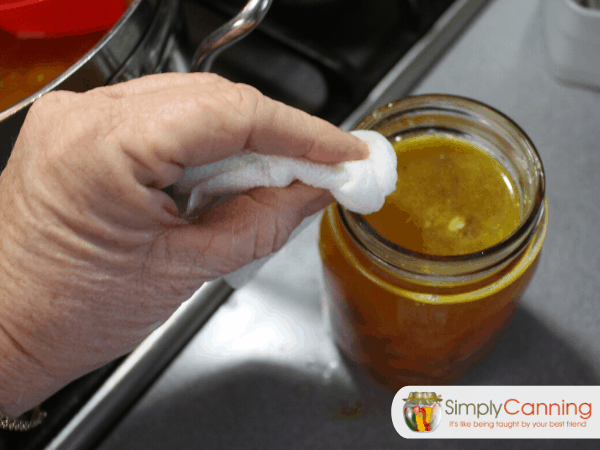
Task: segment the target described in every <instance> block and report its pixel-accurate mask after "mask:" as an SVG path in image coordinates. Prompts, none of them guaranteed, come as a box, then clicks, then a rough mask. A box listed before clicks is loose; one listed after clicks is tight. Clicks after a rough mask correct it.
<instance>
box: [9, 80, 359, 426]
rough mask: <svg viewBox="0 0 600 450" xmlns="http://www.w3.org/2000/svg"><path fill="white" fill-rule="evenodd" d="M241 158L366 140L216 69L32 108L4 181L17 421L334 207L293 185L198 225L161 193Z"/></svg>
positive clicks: (332, 157) (350, 151) (324, 149)
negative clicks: (190, 171) (202, 290)
mask: <svg viewBox="0 0 600 450" xmlns="http://www.w3.org/2000/svg"><path fill="white" fill-rule="evenodd" d="M242 149H251V150H253V151H256V152H260V153H263V154H278V155H287V156H297V157H305V158H308V159H311V160H313V161H318V162H323V163H336V162H341V161H345V160H356V159H363V158H364V157H366V155H367V152H368V150H367V148H366V145H365V144H364V143H362V141H360V140H358V139H357V138H355V137H353V136H351V135H350V134H347V133H344V132H342V131H340V130H339V129H337V128H335V127H333V126H332V125H330V124H328V123H326V122H324V121H322V120H320V119H316V118H314V117H311V116H309V115H307V114H305V113H302V112H300V111H298V110H295V109H292V108H290V107H287V106H285V105H283V104H281V103H278V102H275V101H273V100H270V99H268V98H266V97H264V96H262V95H261V94H260V93H259V92H258V91H256V90H255V89H253V88H250V87H248V86H244V85H237V84H233V83H231V82H228V81H226V80H224V79H222V78H220V77H218V76H215V75H208V74H188V75H180V74H165V75H155V76H148V77H145V78H142V79H139V80H134V81H131V82H127V83H123V84H120V85H115V86H110V87H104V88H99V89H94V90H92V91H89V92H87V93H84V94H75V93H69V92H55V93H50V94H47V95H45V96H43V97H42V98H41V99H40V100H38V101H36V102H35V103H34V105H33V106H32V108H31V110H30V112H29V114H28V116H27V119H26V120H25V123H24V125H23V128H22V130H21V134H20V135H19V138H18V139H17V142H16V144H15V147H14V150H13V153H12V155H11V158H10V160H9V163H8V166H7V168H6V169H5V171H4V172H3V173H2V175H1V177H0V202H1V203H0V372H2V373H4V374H5V375H4V376H3V375H1V374H0V405H3V407H2V408H3V410H4V411H5V413H6V414H10V415H18V414H20V413H22V412H24V411H26V410H27V409H29V408H31V407H33V406H34V405H35V404H37V403H39V402H40V401H41V400H43V399H44V398H46V397H48V396H49V395H51V394H52V393H53V392H55V391H56V390H58V389H59V388H61V387H62V386H64V385H65V384H67V383H68V382H70V381H71V380H73V379H75V378H77V377H79V376H81V375H83V374H84V373H86V372H89V371H90V370H92V369H94V368H96V367H98V366H100V365H102V364H104V363H106V362H108V361H109V360H111V359H113V358H115V357H117V356H119V355H122V354H124V353H126V352H127V351H128V350H130V349H132V348H133V347H135V346H136V345H137V344H138V343H140V342H141V341H142V340H143V339H144V338H145V337H146V336H147V335H148V334H149V333H150V331H151V330H152V329H153V327H154V326H155V324H156V323H160V322H162V321H164V320H165V319H166V318H168V316H169V315H170V314H172V313H173V312H174V311H175V309H177V307H178V306H179V305H180V304H181V302H183V301H185V300H186V299H188V298H189V297H190V296H191V295H192V294H193V293H194V291H195V290H197V289H198V287H199V286H200V285H201V284H202V282H204V281H207V280H211V279H214V278H217V277H219V276H221V275H223V274H226V273H229V272H231V271H233V270H235V269H238V268H239V267H241V266H243V265H245V264H247V263H249V262H251V261H252V260H254V259H256V258H260V257H263V256H266V255H268V254H269V253H271V252H273V251H276V250H277V249H279V248H280V247H281V246H282V245H283V244H284V243H285V241H286V240H287V238H288V236H289V234H290V232H291V231H292V229H293V228H294V227H296V226H297V225H298V224H299V223H300V221H301V220H302V219H303V218H304V217H306V216H308V215H311V214H313V213H315V212H316V211H318V210H319V209H321V208H323V207H324V206H325V205H327V204H328V203H330V202H331V201H332V197H331V195H330V194H329V193H327V192H326V191H323V190H321V189H316V188H313V187H310V186H306V185H304V184H302V183H299V182H296V183H293V184H292V185H290V186H288V187H286V188H258V189H254V190H252V191H250V192H248V193H246V194H241V195H238V196H236V197H235V198H234V199H233V200H230V201H228V202H227V203H224V204H223V205H220V206H219V207H216V208H215V209H214V210H212V211H210V212H209V213H207V214H205V215H204V216H202V217H200V218H199V219H198V220H196V221H194V222H193V223H190V222H188V221H186V220H184V219H182V218H180V217H179V215H178V213H177V211H178V210H177V206H176V205H175V202H174V201H173V200H172V199H171V198H170V197H169V196H168V195H167V194H166V193H165V192H163V191H161V189H162V188H164V187H166V186H169V185H171V184H173V183H174V182H175V181H176V180H177V179H178V178H179V177H180V176H181V175H182V173H183V167H184V166H198V165H202V164H207V163H210V162H214V161H217V160H220V159H223V158H226V157H228V156H231V155H233V154H235V153H237V152H240V151H241V150H242Z"/></svg>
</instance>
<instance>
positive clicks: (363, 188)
mask: <svg viewBox="0 0 600 450" xmlns="http://www.w3.org/2000/svg"><path fill="white" fill-rule="evenodd" d="M352 134H354V135H355V136H356V137H358V138H359V139H362V140H363V141H365V142H366V143H367V144H368V145H369V150H370V155H369V157H368V158H367V159H364V160H362V161H348V162H343V163H339V164H336V165H327V164H319V163H315V162H310V161H308V160H306V159H303V158H292V157H282V156H273V155H260V154H257V153H254V152H250V151H248V152H243V153H242V154H240V155H236V156H232V157H230V158H227V159H224V160H221V161H217V162H215V163H212V164H206V165H204V166H199V167H187V168H186V169H185V171H184V174H183V176H182V177H181V178H180V179H179V180H178V181H177V183H176V184H175V189H176V191H177V192H179V193H191V194H190V198H189V201H188V204H187V210H186V216H187V217H192V216H194V215H195V214H198V213H201V212H202V211H204V210H205V209H206V208H210V207H212V206H213V205H214V204H215V202H217V203H218V202H219V199H226V198H231V197H232V196H233V195H235V194H238V193H240V192H245V191H248V190H250V189H252V188H254V187H258V186H270V187H284V186H288V185H289V184H290V183H291V182H292V181H294V180H300V181H302V182H304V183H306V184H309V185H311V186H315V187H319V188H323V189H328V190H329V191H330V192H331V193H332V195H333V196H334V198H335V199H336V200H337V201H338V202H339V203H340V204H341V205H342V206H344V207H345V208H347V209H349V210H350V211H354V212H357V213H359V214H370V213H373V212H375V211H378V210H379V209H381V207H382V206H383V204H384V202H385V198H386V197H387V196H388V195H389V194H391V193H392V192H393V191H394V189H395V188H396V181H397V180H398V174H397V172H396V164H397V161H396V153H395V151H394V148H393V147H392V145H391V144H390V142H389V141H388V140H387V139H386V138H385V137H384V136H382V135H381V134H379V133H377V132H375V131H367V130H357V131H353V132H352ZM315 217H317V215H315V216H311V217H308V218H306V219H305V220H304V221H303V222H302V223H301V224H300V226H298V227H297V228H296V229H295V230H294V232H293V233H292V235H291V236H290V239H289V240H292V239H293V238H294V237H295V236H297V235H298V234H299V233H300V232H301V231H302V230H303V229H304V228H306V227H307V226H308V225H309V224H310V222H312V220H314V218H315ZM268 259H269V257H265V258H262V259H260V260H257V261H254V262H253V263H250V264H248V265H247V266H244V267H242V268H241V269H239V270H237V271H235V272H233V273H231V274H229V275H226V276H225V280H226V281H227V282H228V283H229V284H230V285H232V286H233V287H235V288H239V287H241V286H242V285H243V284H245V282H246V281H249V279H250V278H252V276H253V275H254V274H255V273H256V272H257V271H258V269H260V267H261V266H262V265H263V264H264V263H265V262H266V261H267V260H268Z"/></svg>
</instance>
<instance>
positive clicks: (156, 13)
mask: <svg viewBox="0 0 600 450" xmlns="http://www.w3.org/2000/svg"><path fill="white" fill-rule="evenodd" d="M177 8H178V0H133V1H132V3H131V5H130V6H129V8H128V9H127V10H126V11H125V13H124V14H123V16H122V17H121V19H119V21H118V22H117V23H116V24H115V25H114V26H113V27H112V28H111V29H110V30H109V31H108V33H107V34H106V35H105V36H104V37H103V38H102V40H101V41H100V42H99V43H98V44H97V45H96V46H95V47H94V48H92V49H91V50H90V51H89V52H87V53H86V54H85V55H84V56H83V57H82V58H80V59H79V60H78V61H77V62H76V63H75V64H74V65H73V66H71V67H70V68H69V69H68V70H67V71H65V72H64V73H62V74H61V75H60V76H59V77H58V78H56V79H55V80H53V81H52V82H50V83H49V84H47V85H46V86H44V87H43V88H42V89H40V90H38V91H37V92H35V93H34V94H32V95H30V96H29V97H27V98H26V99H24V100H22V101H21V102H19V103H17V104H16V105H14V106H12V107H10V108H9V109H7V110H5V111H2V112H0V169H4V167H5V165H6V161H7V160H8V157H9V155H10V152H11V149H12V146H13V145H14V141H15V139H16V138H17V135H18V134H19V131H20V129H21V125H22V124H23V121H24V120H25V115H26V114H27V111H28V110H29V107H30V106H31V104H32V103H33V102H34V101H35V100H36V99H38V98H39V97H41V96H42V95H44V94H45V93H47V92H50V91H52V90H56V89H65V90H69V91H75V92H83V91H86V90H89V89H93V88H95V87H98V86H103V85H106V84H109V83H111V82H113V81H122V80H125V79H129V78H135V77H136V76H140V75H143V74H145V73H152V72H155V71H156V69H157V68H158V67H160V65H161V64H162V63H163V60H164V54H165V49H166V47H167V44H168V43H169V37H170V36H172V35H173V34H174V33H173V32H174V27H175V22H176V21H175V19H176V16H177ZM150 42H152V45H147V44H149V43H150ZM145 44H146V45H145Z"/></svg>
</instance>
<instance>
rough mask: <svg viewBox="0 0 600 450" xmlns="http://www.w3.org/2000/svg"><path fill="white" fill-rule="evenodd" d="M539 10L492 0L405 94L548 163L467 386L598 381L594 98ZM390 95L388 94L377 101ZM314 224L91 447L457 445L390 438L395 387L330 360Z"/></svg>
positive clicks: (599, 117)
mask: <svg viewBox="0 0 600 450" xmlns="http://www.w3.org/2000/svg"><path fill="white" fill-rule="evenodd" d="M543 1H544V0H538V1H533V0H529V1H526V2H524V1H522V0H495V1H493V2H491V3H490V5H489V6H488V7H487V8H486V9H485V10H484V11H483V13H482V14H481V15H480V16H479V17H478V18H477V20H476V21H475V22H474V23H473V24H472V25H471V26H470V27H469V28H468V29H467V30H465V33H464V34H463V36H462V37H461V38H460V39H459V40H458V41H457V43H456V44H455V45H454V46H453V47H452V48H451V49H450V50H449V51H448V52H447V53H446V54H445V56H444V57H443V58H442V59H441V60H440V61H439V63H438V64H437V65H436V66H435V68H434V69H433V70H431V72H430V73H429V74H428V75H427V76H426V77H425V78H424V79H423V80H422V81H421V83H420V84H419V85H418V87H417V88H416V89H415V90H414V92H415V93H429V92H440V93H450V94H457V95H463V96H467V97H471V98H474V99H477V100H479V101H483V102H485V103H488V104H489V105H491V106H494V107H495V108H497V109H499V110H500V111H502V112H504V113H505V114H507V115H508V116H510V117H511V118H513V119H514V120H515V121H516V122H517V123H518V124H520V125H521V126H522V128H523V129H524V130H525V131H526V132H527V133H528V135H529V136H530V137H531V139H532V140H533V142H534V143H535V145H536V146H537V148H538V150H539V153H540V155H541V157H542V161H543V163H544V166H545V170H546V176H547V187H548V189H547V196H548V200H549V218H550V225H549V231H548V235H547V237H546V242H545V244H544V248H543V250H542V256H541V261H540V266H539V269H538V271H537V273H536V276H535V277H534V279H533V281H532V283H531V285H530V287H529V288H528V289H527V291H526V292H525V294H524V297H523V299H522V303H521V305H520V307H519V308H518V310H517V312H516V314H515V317H514V320H513V322H512V324H511V326H510V328H509V330H508V331H507V333H506V335H505V337H504V338H503V340H502V341H501V342H500V344H499V345H498V346H497V347H496V348H495V349H494V350H493V352H492V353H491V354H490V356H489V357H488V358H487V359H485V360H484V361H483V362H482V363H481V364H480V365H479V366H478V367H477V368H475V369H474V370H473V372H472V373H471V374H469V375H468V376H467V377H466V378H465V379H464V380H463V381H462V384H466V385H470V384H471V385H473V384H477V385H490V384H506V385H542V384H543V385H574V384H584V385H594V384H596V385H597V384H600V340H599V339H598V336H599V335H600V303H599V302H598V301H597V299H598V293H599V292H600V277H599V276H598V272H599V271H600V239H598V236H597V230H598V224H599V223H600V200H599V199H598V198H597V192H600V175H599V171H600V126H599V124H600V92H598V91H592V90H587V89H583V88H579V87H574V86H566V85H563V84H560V83H559V82H557V81H556V80H555V79H553V78H552V77H551V75H550V74H549V71H548V69H547V62H546V55H545V50H544V36H543V6H542V4H543ZM395 96H398V95H397V93H396V94H395V93H394V92H393V89H391V90H390V91H389V92H387V93H385V95H384V97H383V98H382V99H381V104H384V103H386V102H387V101H389V100H392V99H394V98H395ZM317 229H318V221H315V222H314V223H312V224H311V226H309V227H308V228H307V229H306V230H304V231H303V232H302V233H301V234H300V235H299V236H298V237H297V238H296V239H295V240H294V241H292V242H290V244H289V245H287V246H286V247H285V248H284V249H283V250H282V251H281V252H280V253H279V254H277V255H276V256H275V257H274V258H273V259H271V260H270V261H269V262H268V263H267V264H266V265H265V266H264V267H263V268H262V269H261V270H260V271H259V273H258V274H257V276H256V277H255V278H254V279H253V280H252V281H251V282H249V283H248V284H247V285H246V286H244V287H243V288H241V289H238V290H236V291H235V293H234V294H233V295H232V297H231V298H230V299H229V300H228V301H227V303H226V304H225V305H224V306H222V307H221V308H220V310H219V311H217V313H216V314H215V315H214V316H213V317H212V319H211V320H210V321H209V322H208V324H207V325H206V326H205V327H204V328H203V329H202V331H201V332H199V333H198V334H197V335H196V336H195V337H194V338H193V339H192V341H191V342H190V343H189V345H188V346H187V347H186V348H185V349H184V351H183V352H182V353H181V354H180V355H179V356H178V357H177V359H176V360H175V361H174V362H173V363H172V364H171V365H170V367H169V368H168V369H167V370H166V371H165V372H164V374H163V375H162V376H161V377H160V378H159V380H158V381H157V382H156V383H155V385H154V386H153V387H152V388H151V389H150V390H149V391H148V392H147V394H146V395H145V396H144V397H143V399H142V400H141V401H139V402H138V403H137V404H136V405H135V406H134V407H133V409H132V410H131V411H130V412H129V414H128V415H127V416H126V417H125V418H124V419H123V420H122V421H121V422H120V424H119V425H118V426H117V427H116V428H115V429H114V430H113V431H112V432H111V433H110V434H109V435H108V436H107V438H106V439H105V441H104V442H103V443H102V445H101V446H100V447H99V448H100V449H102V450H105V449H106V450H108V449H111V450H115V449H129V450H135V449H144V450H153V449H161V450H162V449H166V448H203V449H231V448H243V449H255V448H256V449H284V448H285V449H308V448H310V449H321V448H323V449H325V448H327V449H337V448H340V449H341V448H378V449H386V448H417V447H418V448H421V449H422V448H440V447H442V446H443V447H444V448H450V449H453V448H456V449H459V448H462V447H463V446H464V445H465V442H461V441H455V440H452V441H436V440H431V441H409V440H405V439H403V438H401V437H400V436H399V435H398V434H397V433H396V432H395V430H394V428H393V426H392V423H391V419H390V407H391V401H392V397H393V394H392V393H388V392H386V391H384V390H383V389H380V388H378V387H377V386H376V385H374V384H373V383H372V382H371V381H370V380H369V379H368V378H367V377H366V376H364V375H362V374H361V373H359V372H356V371H355V370H354V369H353V368H352V367H351V366H349V365H347V364H346V363H345V362H344V360H343V359H341V358H340V355H339V353H338V351H337V350H336V348H335V346H334V345H333V344H332V342H331V340H330V338H329V337H328V334H327V330H326V329H325V327H324V325H323V323H322V321H321V306H320V290H319V276H320V266H319V264H320V263H319V258H318V253H317V249H316V233H317ZM468 444H469V446H472V447H474V448H484V447H485V448H490V447H491V448H507V449H508V448H510V449H513V448H519V449H521V448H524V449H525V448H527V449H528V448H531V449H534V448H536V449H537V448H538V447H540V446H541V445H543V448H565V449H568V448H572V445H573V443H572V442H570V441H545V442H543V443H540V442H539V441H534V440H527V441H525V440H524V441H518V442H515V441H512V440H507V441H504V440H497V441H490V440H487V441H469V442H468ZM597 446H598V444H597V443H595V442H591V441H579V442H577V447H578V448H584V449H585V448H597Z"/></svg>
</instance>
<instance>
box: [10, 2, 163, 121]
mask: <svg viewBox="0 0 600 450" xmlns="http://www.w3.org/2000/svg"><path fill="white" fill-rule="evenodd" d="M145 1H148V0H132V2H131V4H130V5H129V7H128V8H127V10H126V11H125V12H124V13H123V15H122V16H121V18H120V19H119V20H118V21H117V22H116V23H115V24H114V25H113V26H112V28H111V29H110V30H108V31H107V32H106V34H105V35H104V36H103V37H102V39H101V40H100V41H99V42H98V43H97V44H96V45H94V47H92V48H91V49H90V50H89V51H88V52H87V53H85V54H84V55H83V56H82V57H81V58H79V59H78V60H77V62H75V63H74V64H73V65H71V66H70V67H69V68H68V69H67V70H65V71H64V72H63V73H61V74H60V75H59V76H58V77H56V78H55V79H54V80H52V81H51V82H50V83H48V84H47V85H45V86H44V87H42V88H41V89H39V90H37V91H36V92H34V93H33V94H31V95H29V96H28V97H26V98H24V99H23V100H21V101H20V102H18V103H15V104H14V105H13V106H11V107H10V108H8V109H5V110H4V111H0V122H2V121H3V120H5V119H7V118H8V117H10V116H12V115H14V114H16V113H17V112H19V111H21V110H22V109H24V108H27V107H28V106H30V105H31V104H32V103H33V102H34V101H35V100H37V99H38V98H40V97H41V96H42V95H44V94H46V93H48V92H50V91H53V90H54V89H56V88H57V87H58V86H60V85H61V84H62V83H64V82H65V81H66V80H67V79H68V78H69V77H71V76H72V75H73V74H74V73H76V72H77V71H78V70H80V69H81V68H82V67H83V66H84V65H85V64H86V63H87V62H88V61H90V60H91V59H92V58H93V57H94V56H95V55H96V54H97V53H98V52H99V51H100V50H101V49H102V48H104V47H105V46H106V44H107V43H108V42H110V41H111V40H112V39H114V38H115V37H116V36H117V37H118V35H119V34H120V32H121V31H122V30H123V29H124V28H125V26H126V24H127V22H128V21H129V20H130V19H131V17H132V16H133V15H134V14H135V13H136V12H137V10H138V8H139V7H140V5H141V4H142V3H143V2H145ZM161 2H162V0H158V1H157V2H156V5H157V6H156V8H155V9H157V8H158V5H159V4H160V3H161ZM132 50H133V48H132ZM123 62H125V61H123Z"/></svg>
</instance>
